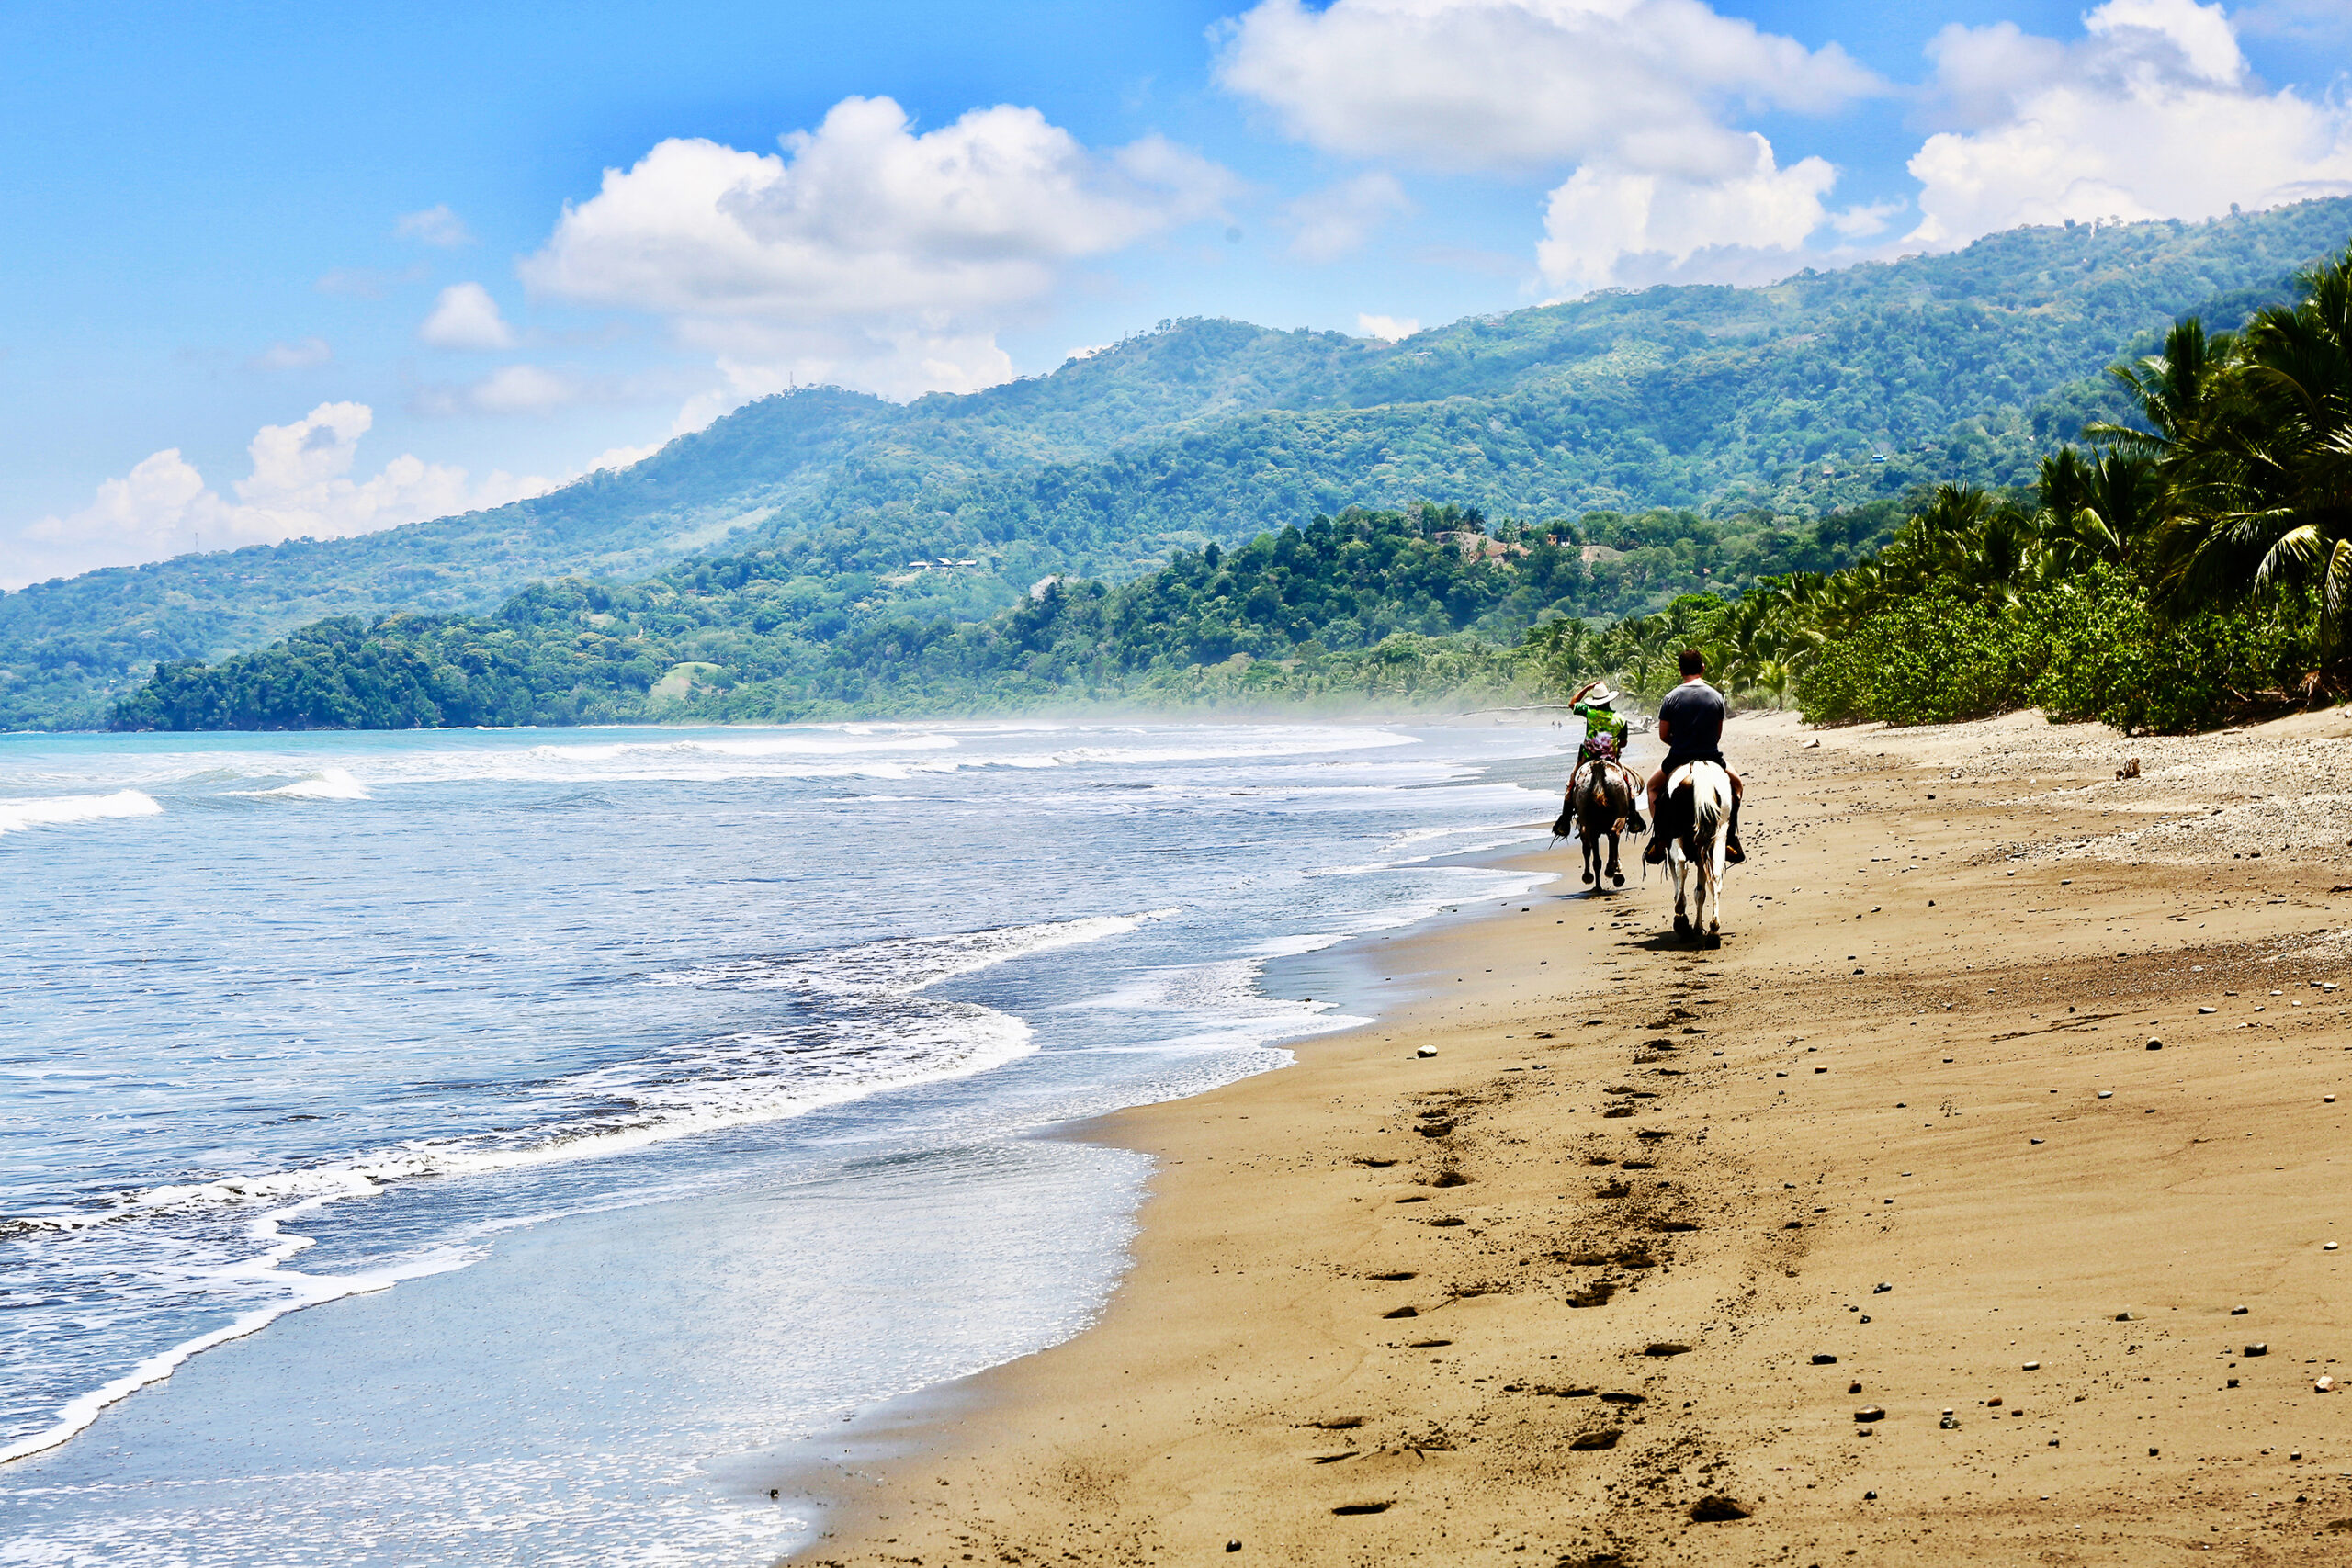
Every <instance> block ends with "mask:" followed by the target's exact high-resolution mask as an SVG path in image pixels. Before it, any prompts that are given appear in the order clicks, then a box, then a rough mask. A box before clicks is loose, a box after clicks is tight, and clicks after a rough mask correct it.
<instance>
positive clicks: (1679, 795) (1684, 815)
mask: <svg viewBox="0 0 2352 1568" xmlns="http://www.w3.org/2000/svg"><path fill="white" fill-rule="evenodd" d="M1677 773H1678V774H1679V776H1678V777H1677V778H1674V779H1671V780H1669V781H1668V788H1667V789H1666V790H1664V791H1663V792H1661V793H1660V795H1659V796H1658V802H1657V827H1656V828H1655V829H1652V831H1653V832H1655V833H1656V835H1657V840H1658V842H1660V843H1663V844H1671V843H1674V842H1675V841H1677V840H1681V839H1686V838H1688V837H1690V835H1691V829H1693V828H1694V827H1696V826H1697V825H1698V819H1699V805H1698V796H1697V795H1696V794H1694V793H1693V792H1692V790H1691V774H1690V772H1689V770H1687V769H1678V770H1677Z"/></svg>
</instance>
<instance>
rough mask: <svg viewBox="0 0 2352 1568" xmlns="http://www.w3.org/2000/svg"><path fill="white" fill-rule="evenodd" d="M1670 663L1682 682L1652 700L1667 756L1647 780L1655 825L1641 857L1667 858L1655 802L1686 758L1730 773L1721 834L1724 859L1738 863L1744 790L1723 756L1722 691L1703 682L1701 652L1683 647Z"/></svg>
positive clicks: (1741, 854) (1724, 708)
mask: <svg viewBox="0 0 2352 1568" xmlns="http://www.w3.org/2000/svg"><path fill="white" fill-rule="evenodd" d="M1675 663H1676V665H1677V667H1678V668H1679V669H1680V670H1681V671H1682V684H1680V685H1679V686H1677V687H1675V688H1674V690H1672V691H1670V692H1668V694H1666V700H1665V701H1664V702H1661V703H1659V704H1658V705H1657V738H1658V739H1660V740H1663V741H1665V742H1666V761H1664V762H1663V763H1661V764H1659V767H1658V770H1657V774H1656V775H1655V776H1653V777H1652V778H1651V780H1650V820H1651V821H1652V822H1657V823H1658V824H1659V826H1658V829H1657V832H1656V833H1654V834H1653V835H1652V836H1651V838H1650V847H1649V848H1648V849H1647V850H1645V851H1644V852H1642V858H1643V859H1644V860H1645V861H1647V862H1649V863H1651V864H1652V865H1657V864H1661V863H1664V861H1665V860H1666V845H1667V833H1666V829H1665V825H1664V823H1663V821H1662V820H1661V818H1659V816H1658V807H1659V805H1660V803H1661V799H1662V797H1663V796H1664V795H1665V793H1666V781H1667V779H1668V776H1669V775H1670V774H1672V773H1673V772H1674V770H1675V769H1677V768H1679V767H1681V766H1682V765H1683V764H1684V763H1686V762H1713V763H1714V764H1715V766H1717V767H1719V768H1721V769H1722V770H1723V771H1724V773H1726V774H1729V776H1730V778H1731V829H1730V832H1729V833H1728V834H1727V835H1726V836H1725V840H1724V860H1726V861H1728V862H1730V863H1732V864H1734V865H1737V864H1738V863H1740V862H1742V861H1744V860H1746V859H1747V851H1745V850H1743V849H1741V848H1740V847H1739V803H1740V800H1741V799H1742V798H1743V797H1744V796H1745V795H1746V794H1747V790H1746V788H1745V787H1744V786H1743V785H1742V784H1740V781H1739V775H1738V774H1737V773H1732V771H1731V764H1730V763H1729V762H1726V761H1724V751H1723V743H1724V716H1725V714H1726V713H1728V712H1729V707H1728V705H1726V704H1725V703H1724V694H1722V693H1721V692H1718V691H1716V690H1715V689H1714V688H1713V686H1710V685H1709V684H1707V682H1706V679H1705V677H1706V673H1707V659H1706V656H1705V655H1704V654H1702V653H1701V652H1700V651H1699V650H1698V649H1695V648H1686V649H1683V650H1682V652H1681V653H1680V654H1679V655H1678V656H1677V658H1676V660H1675Z"/></svg>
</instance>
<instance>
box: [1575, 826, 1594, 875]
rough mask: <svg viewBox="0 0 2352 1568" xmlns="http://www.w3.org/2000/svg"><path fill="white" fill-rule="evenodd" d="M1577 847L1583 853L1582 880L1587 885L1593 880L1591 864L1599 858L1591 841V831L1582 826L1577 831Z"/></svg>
mask: <svg viewBox="0 0 2352 1568" xmlns="http://www.w3.org/2000/svg"><path fill="white" fill-rule="evenodd" d="M1577 847H1578V848H1579V849H1581V850H1582V851H1583V852H1584V879H1585V882H1586V883H1587V884H1588V885H1589V884H1590V883H1591V882H1592V880H1593V869H1592V868H1593V864H1594V863H1595V861H1596V860H1597V859H1598V858H1599V857H1598V853H1597V851H1596V848H1595V846H1594V844H1593V841H1592V829H1589V828H1586V827H1582V826H1579V827H1578V828H1577Z"/></svg>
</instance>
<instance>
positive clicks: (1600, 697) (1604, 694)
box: [1568, 681, 1617, 708]
mask: <svg viewBox="0 0 2352 1568" xmlns="http://www.w3.org/2000/svg"><path fill="white" fill-rule="evenodd" d="M1616 700H1617V694H1616V693H1614V692H1612V691H1611V690H1610V689H1609V682H1606V681H1589V682H1586V683H1585V684H1584V685H1582V686H1579V687H1577V694H1576V695H1575V696H1573V697H1570V698H1569V699H1568V701H1570V702H1572V703H1584V704H1587V705H1589V706H1592V707H1597V708H1605V707H1607V706H1608V705H1610V704H1611V703H1613V702H1615V701H1616Z"/></svg>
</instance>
